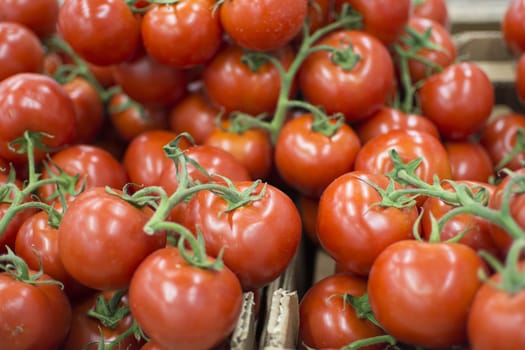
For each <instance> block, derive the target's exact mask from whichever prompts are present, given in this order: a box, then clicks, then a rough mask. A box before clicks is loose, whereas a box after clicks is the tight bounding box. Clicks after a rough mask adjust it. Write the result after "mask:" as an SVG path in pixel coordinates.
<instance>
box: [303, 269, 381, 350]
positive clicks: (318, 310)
mask: <svg viewBox="0 0 525 350" xmlns="http://www.w3.org/2000/svg"><path fill="white" fill-rule="evenodd" d="M365 293H366V281H365V280H363V279H360V278H358V277H353V276H351V275H349V274H344V273H340V274H335V275H330V276H328V277H325V278H324V279H322V280H320V281H319V282H316V283H315V284H313V285H312V286H311V287H309V288H308V290H307V291H306V293H305V295H304V296H303V298H302V299H301V303H300V304H299V341H300V343H301V344H304V345H306V346H309V347H311V348H314V349H336V348H343V347H344V346H346V345H349V344H350V343H352V342H354V341H356V340H360V339H366V338H370V337H375V336H379V335H382V334H383V331H382V330H381V329H380V328H379V327H377V326H376V325H374V324H373V323H372V322H370V321H369V320H366V319H361V318H360V317H359V315H358V314H357V313H356V311H355V310H354V308H353V307H352V306H350V305H347V304H346V302H345V301H344V300H343V296H345V295H352V296H354V297H360V296H362V295H363V294H365ZM383 348H384V344H379V345H375V346H371V347H366V349H368V350H372V349H383Z"/></svg>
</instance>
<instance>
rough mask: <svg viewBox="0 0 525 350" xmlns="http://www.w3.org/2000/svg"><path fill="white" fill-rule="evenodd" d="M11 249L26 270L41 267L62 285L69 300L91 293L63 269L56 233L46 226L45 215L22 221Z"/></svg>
mask: <svg viewBox="0 0 525 350" xmlns="http://www.w3.org/2000/svg"><path fill="white" fill-rule="evenodd" d="M14 248H15V253H16V255H17V256H19V257H21V258H22V259H24V261H25V262H26V263H27V265H28V266H29V268H31V269H34V270H35V271H38V270H39V269H40V267H42V269H43V271H44V273H45V274H46V275H48V276H50V277H51V278H53V279H55V280H57V281H59V282H61V283H62V284H63V285H64V291H65V292H66V294H67V295H68V297H70V298H78V297H82V296H85V295H87V293H88V292H89V291H90V290H89V289H88V288H87V287H85V286H82V285H81V284H80V283H78V282H77V281H75V280H74V279H73V277H71V275H70V274H69V273H68V272H67V271H66V269H65V268H64V265H63V264H62V261H61V260H60V254H59V251H58V230H57V229H56V228H54V227H52V226H51V225H49V219H48V215H47V213H46V212H44V211H40V212H37V213H35V214H34V215H31V216H30V217H29V218H27V219H26V220H25V221H24V223H23V224H22V225H21V226H20V229H19V230H18V233H17V235H16V243H15V246H14ZM40 264H42V265H40Z"/></svg>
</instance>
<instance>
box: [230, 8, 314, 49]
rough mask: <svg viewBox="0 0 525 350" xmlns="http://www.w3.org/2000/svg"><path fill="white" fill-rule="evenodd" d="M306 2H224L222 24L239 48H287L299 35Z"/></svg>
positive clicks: (305, 13) (305, 11)
mask: <svg viewBox="0 0 525 350" xmlns="http://www.w3.org/2000/svg"><path fill="white" fill-rule="evenodd" d="M307 4H308V1H307V0H289V1H286V2H283V1H279V0H262V1H258V2H257V3H256V4H255V5H254V2H253V1H251V0H235V1H229V0H227V1H224V2H222V3H221V7H220V21H221V24H222V26H223V28H224V31H225V32H226V34H228V36H230V37H231V38H232V39H233V41H235V42H236V43H237V44H239V45H240V46H242V47H244V48H246V49H249V50H255V51H271V50H275V49H278V48H280V47H283V46H285V45H286V44H288V43H289V42H290V41H291V40H292V39H293V38H294V37H295V36H296V35H297V34H298V33H299V32H300V31H301V26H302V24H303V22H304V20H305V18H306V15H307V12H308V6H307Z"/></svg>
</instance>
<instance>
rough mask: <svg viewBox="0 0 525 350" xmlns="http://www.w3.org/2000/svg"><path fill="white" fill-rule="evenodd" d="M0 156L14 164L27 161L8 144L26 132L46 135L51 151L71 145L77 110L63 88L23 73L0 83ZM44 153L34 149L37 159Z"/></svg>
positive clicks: (43, 139)
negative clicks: (10, 148)
mask: <svg viewBox="0 0 525 350" xmlns="http://www.w3.org/2000/svg"><path fill="white" fill-rule="evenodd" d="M0 115H4V116H6V115H8V116H9V118H0V157H2V158H4V159H6V160H8V161H14V162H24V161H26V160H27V156H26V155H25V154H17V153H15V152H13V151H11V150H9V149H8V143H9V142H11V141H13V140H15V139H17V138H19V137H22V136H23V134H24V132H25V131H33V132H43V133H46V134H49V135H52V137H43V138H42V142H43V143H44V145H46V146H47V147H49V148H58V147H62V146H64V145H66V144H69V143H71V142H72V141H73V140H74V137H75V124H76V117H75V108H74V106H73V102H72V101H71V99H70V98H69V96H68V95H67V93H66V92H65V91H64V89H63V88H62V86H61V85H60V84H58V83H57V82H56V81H54V80H53V79H52V78H50V77H47V76H45V75H43V74H36V73H20V74H15V75H13V76H11V77H9V78H7V79H4V80H2V81H1V82H0ZM44 157H45V152H43V151H41V150H38V149H35V160H36V161H37V162H38V161H40V160H42V159H44Z"/></svg>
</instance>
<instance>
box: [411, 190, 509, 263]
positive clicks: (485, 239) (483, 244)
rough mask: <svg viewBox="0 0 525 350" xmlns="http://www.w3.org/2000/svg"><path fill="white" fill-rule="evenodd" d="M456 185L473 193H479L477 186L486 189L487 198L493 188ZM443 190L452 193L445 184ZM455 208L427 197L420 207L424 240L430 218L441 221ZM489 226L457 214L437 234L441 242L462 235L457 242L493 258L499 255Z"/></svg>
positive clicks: (479, 220) (427, 235)
mask: <svg viewBox="0 0 525 350" xmlns="http://www.w3.org/2000/svg"><path fill="white" fill-rule="evenodd" d="M456 183H458V184H465V185H467V186H469V187H470V188H472V190H473V191H474V192H479V188H477V187H479V186H482V187H484V188H486V189H487V191H488V193H489V197H490V196H491V195H492V194H493V193H494V190H495V187H494V186H492V185H489V184H488V183H486V182H478V181H466V180H458V181H456ZM442 186H443V188H444V189H446V190H448V191H452V186H451V185H450V184H449V183H447V182H445V183H443V184H442ZM454 208H455V207H453V206H451V205H449V204H447V203H446V202H444V201H442V200H441V199H439V198H437V197H430V196H429V197H427V199H426V200H425V202H424V203H423V206H422V216H421V217H422V219H421V229H422V230H421V231H422V237H423V238H424V239H425V240H429V239H430V235H431V233H432V221H431V216H433V217H434V218H435V219H436V220H439V219H441V218H442V217H443V216H444V215H445V214H447V213H448V212H449V211H451V210H452V209H454ZM490 230H491V224H490V223H489V222H488V221H486V220H485V219H482V218H480V217H478V216H474V215H473V214H457V215H454V216H453V217H452V218H450V219H449V220H448V221H447V222H446V224H445V225H444V226H443V229H442V230H441V232H440V233H439V236H440V238H441V241H446V240H448V239H451V238H453V237H455V236H457V235H458V234H460V233H462V234H464V236H463V237H462V238H461V239H460V240H459V243H463V244H466V245H468V246H469V247H471V248H472V249H474V250H475V251H480V250H484V251H487V252H489V253H491V254H493V255H495V256H498V255H499V249H498V247H497V246H496V244H495V242H494V240H493V239H492V236H491V234H490Z"/></svg>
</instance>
